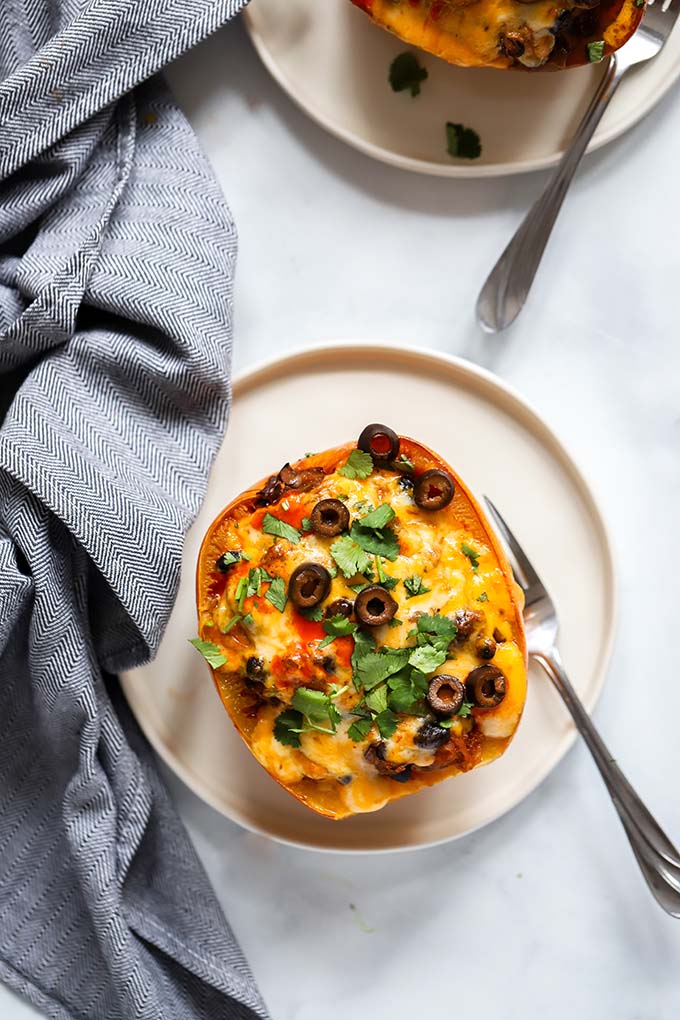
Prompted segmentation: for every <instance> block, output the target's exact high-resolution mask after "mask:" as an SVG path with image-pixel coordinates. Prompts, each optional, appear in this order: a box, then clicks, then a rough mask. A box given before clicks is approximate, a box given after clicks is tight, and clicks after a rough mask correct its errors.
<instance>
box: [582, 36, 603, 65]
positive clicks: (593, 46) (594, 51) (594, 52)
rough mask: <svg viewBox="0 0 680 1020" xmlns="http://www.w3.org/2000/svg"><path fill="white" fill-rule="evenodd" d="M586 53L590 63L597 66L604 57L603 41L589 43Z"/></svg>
mask: <svg viewBox="0 0 680 1020" xmlns="http://www.w3.org/2000/svg"><path fill="white" fill-rule="evenodd" d="M586 52H587V54H588V60H589V61H590V63H591V64H598V63H599V62H600V60H602V58H603V57H604V39H598V40H597V42H589V43H588V44H587V45H586Z"/></svg>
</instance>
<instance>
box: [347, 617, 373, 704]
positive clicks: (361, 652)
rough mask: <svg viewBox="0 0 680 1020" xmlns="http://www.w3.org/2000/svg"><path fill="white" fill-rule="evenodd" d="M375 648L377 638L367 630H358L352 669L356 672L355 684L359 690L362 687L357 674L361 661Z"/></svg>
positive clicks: (355, 636) (355, 637)
mask: <svg viewBox="0 0 680 1020" xmlns="http://www.w3.org/2000/svg"><path fill="white" fill-rule="evenodd" d="M374 650H375V639H374V638H373V637H372V635H371V634H367V633H366V631H364V630H358V631H356V633H355V635H354V650H353V652H352V670H353V672H354V686H355V687H356V688H357V690H358V689H359V687H360V683H359V681H358V674H357V670H358V667H359V662H360V661H361V660H362V659H363V658H364V656H365V655H368V653H369V652H372V651H374Z"/></svg>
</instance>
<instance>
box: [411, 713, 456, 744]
mask: <svg viewBox="0 0 680 1020" xmlns="http://www.w3.org/2000/svg"><path fill="white" fill-rule="evenodd" d="M450 736H451V734H450V732H449V730H447V729H446V728H445V727H444V726H438V725H437V723H436V722H432V720H431V719H428V720H427V721H426V722H424V723H423V725H422V726H421V727H420V729H419V730H418V732H417V733H416V735H415V737H414V738H413V743H414V744H416V745H417V746H418V747H422V748H423V750H424V751H436V749H437V748H438V747H441V746H442V744H445V743H446V741H447V740H448V739H449V737H450Z"/></svg>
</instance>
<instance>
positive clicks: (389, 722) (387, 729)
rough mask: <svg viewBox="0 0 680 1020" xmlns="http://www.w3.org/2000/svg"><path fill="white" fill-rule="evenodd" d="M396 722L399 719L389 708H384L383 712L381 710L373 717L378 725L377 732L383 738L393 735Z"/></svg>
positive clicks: (387, 738)
mask: <svg viewBox="0 0 680 1020" xmlns="http://www.w3.org/2000/svg"><path fill="white" fill-rule="evenodd" d="M398 722H399V720H398V719H397V717H396V715H395V714H394V712H393V711H392V710H391V709H389V708H386V709H385V711H384V712H381V713H380V714H379V715H377V716H376V717H375V724H376V726H377V727H378V732H379V734H380V736H381V737H382V738H383V740H389V738H390V737H391V736H393V734H394V731H395V730H396V728H397V723H398Z"/></svg>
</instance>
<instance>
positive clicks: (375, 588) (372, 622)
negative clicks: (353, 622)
mask: <svg viewBox="0 0 680 1020" xmlns="http://www.w3.org/2000/svg"><path fill="white" fill-rule="evenodd" d="M396 611H397V603H396V602H395V601H394V599H393V598H392V596H391V595H390V593H389V592H388V590H387V588H383V587H382V585H379V584H369V586H368V587H367V588H364V590H363V591H360V592H359V594H358V595H357V597H356V601H355V602H354V612H355V614H356V618H357V620H358V621H359V622H360V623H363V625H364V627H380V626H381V625H382V624H383V623H389V622H390V620H392V619H394V614H395V613H396Z"/></svg>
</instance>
